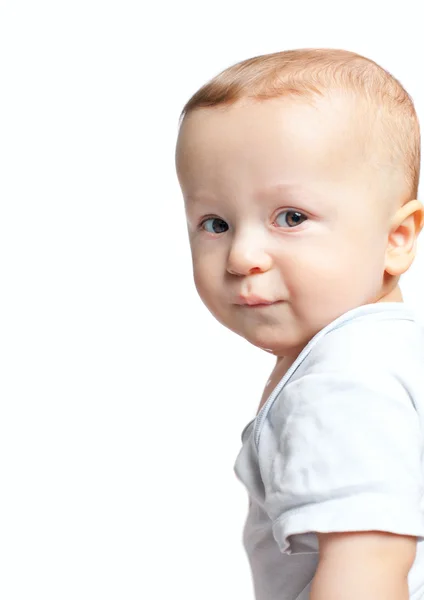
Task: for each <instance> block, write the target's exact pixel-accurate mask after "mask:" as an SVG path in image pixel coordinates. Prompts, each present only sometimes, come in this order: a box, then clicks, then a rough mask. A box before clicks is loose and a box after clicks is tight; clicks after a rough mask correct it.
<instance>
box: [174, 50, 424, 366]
mask: <svg viewBox="0 0 424 600" xmlns="http://www.w3.org/2000/svg"><path fill="white" fill-rule="evenodd" d="M182 116H183V121H182V124H181V129H180V133H179V137H178V141H177V149H176V166H177V174H178V178H179V182H180V185H181V189H182V193H183V196H184V200H185V204H186V213H187V222H188V230H189V238H190V245H191V250H192V257H193V271H194V279H195V283H196V287H197V290H198V292H199V295H200V297H201V298H202V300H203V302H204V303H205V305H206V306H207V307H208V309H209V310H210V311H211V313H212V314H213V315H214V316H215V317H216V318H217V319H218V321H220V322H221V323H222V324H223V325H225V326H226V327H228V328H229V329H231V330H232V331H234V332H236V333H238V334H239V335H241V336H243V337H244V338H246V339H247V340H248V341H250V342H251V343H253V344H254V345H256V346H259V347H261V348H265V349H268V350H271V351H272V352H273V353H274V354H276V355H281V356H290V355H293V356H295V355H297V354H298V353H299V352H300V350H301V349H302V348H303V347H304V346H305V345H306V343H307V342H308V341H309V340H310V339H311V338H312V337H313V336H314V335H315V334H316V333H317V332H318V331H319V330H320V329H322V328H323V327H325V326H326V325H328V323H330V322H331V321H333V320H334V319H336V318H337V317H338V316H340V315H341V314H343V313H344V312H346V311H348V310H350V309H352V308H355V307H358V306H361V305H363V304H368V303H373V302H381V301H386V302H387V301H398V300H401V295H400V291H399V287H398V280H399V277H400V275H401V274H402V273H404V272H405V271H406V270H407V269H408V268H409V266H410V265H411V263H412V261H413V259H414V254H415V249H416V238H417V235H418V233H419V232H420V230H421V228H422V226H423V222H424V209H423V208H422V205H421V204H420V203H419V202H418V201H417V200H416V197H417V188H418V179H419V166H420V134H419V125H418V120H417V116H416V113H415V110H414V106H413V103H412V100H411V99H410V97H409V96H408V94H407V93H406V91H405V90H404V89H403V88H402V86H401V85H400V83H399V82H398V81H397V80H395V79H394V78H393V77H392V76H391V75H390V74H389V73H387V72H386V71H385V70H383V69H382V68H381V67H379V66H378V65H376V64H375V63H374V62H372V61H370V60H368V59H366V58H363V57H361V56H358V55H356V54H353V53H351V52H346V51H340V50H294V51H289V52H281V53H277V54H270V55H265V56H259V57H256V58H252V59H249V60H245V61H243V62H241V63H238V64H236V65H234V66H232V67H230V68H229V69H226V70H225V71H224V72H223V73H221V74H219V75H218V76H217V77H215V78H214V79H213V80H212V81H210V82H209V83H207V84H206V85H205V86H203V87H202V88H201V89H200V90H199V91H198V92H197V93H196V94H195V95H194V96H193V97H192V98H191V99H190V101H189V102H188V103H187V104H186V106H185V107H184V110H183V113H182ZM258 303H259V304H258ZM268 303H270V304H268Z"/></svg>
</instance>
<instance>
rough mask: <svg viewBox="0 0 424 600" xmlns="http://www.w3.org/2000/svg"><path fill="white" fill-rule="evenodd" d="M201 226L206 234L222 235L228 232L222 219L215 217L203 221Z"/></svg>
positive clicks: (226, 225)
mask: <svg viewBox="0 0 424 600" xmlns="http://www.w3.org/2000/svg"><path fill="white" fill-rule="evenodd" d="M201 226H202V228H203V229H204V230H205V231H207V232H208V233H224V232H225V231H227V230H228V224H227V223H226V222H225V221H224V220H223V219H219V218H217V217H211V218H210V219H205V220H204V221H203V223H202V224H201Z"/></svg>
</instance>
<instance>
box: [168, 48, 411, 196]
mask: <svg viewBox="0 0 424 600" xmlns="http://www.w3.org/2000/svg"><path fill="white" fill-rule="evenodd" d="M331 90H341V91H343V92H348V93H350V94H352V93H353V95H354V97H355V98H356V99H359V100H360V101H362V102H365V107H366V112H367V114H368V117H369V118H368V119H367V121H368V122H369V123H371V124H372V127H373V133H372V134H370V133H368V137H367V139H368V140H370V139H371V138H372V136H373V135H374V136H377V137H378V142H379V145H380V147H381V148H383V149H384V151H385V153H386V155H388V157H389V162H390V166H391V167H394V168H400V169H401V170H402V172H403V175H404V178H405V182H406V186H407V191H406V197H404V198H403V201H404V202H406V201H407V200H410V199H413V198H416V197H417V192H418V184H419V175H420V128H419V122H418V118H417V114H416V112H415V108H414V104H413V101H412V99H411V97H410V96H409V94H408V93H407V92H406V90H405V89H404V88H403V87H402V85H401V84H400V82H399V81H398V80H397V79H395V78H394V77H393V76H392V75H391V74H390V73H388V72H387V71H386V70H385V69H383V68H382V67H380V66H379V65H378V64H377V63H375V62H374V61H372V60H370V59H368V58H365V57H363V56H360V55H359V54H355V53H353V52H348V51H346V50H332V49H303V50H288V51H284V52H276V53H273V54H265V55H261V56H256V57H254V58H249V59H247V60H243V61H241V62H238V63H236V64H234V65H232V66H230V67H229V68H227V69H225V70H224V71H222V72H221V73H219V74H218V75H217V76H216V77H214V78H213V79H211V80H210V81H209V82H207V83H206V84H205V85H203V86H202V87H201V88H200V89H199V90H198V91H197V92H196V93H195V94H194V95H193V96H192V97H191V98H190V100H189V101H188V102H187V103H186V104H185V106H184V108H183V110H182V112H181V116H180V122H181V123H182V121H183V120H184V119H185V117H186V116H187V115H188V114H189V113H190V112H192V111H193V110H195V109H197V108H203V107H217V106H225V105H231V104H234V103H235V102H237V101H238V100H241V99H245V98H250V99H254V100H266V99H270V98H277V97H281V96H285V95H286V96H287V95H290V96H298V97H304V98H313V97H314V96H315V97H316V96H326V95H327V94H328V92H329V91H331Z"/></svg>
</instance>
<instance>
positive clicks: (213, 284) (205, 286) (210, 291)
mask: <svg viewBox="0 0 424 600" xmlns="http://www.w3.org/2000/svg"><path fill="white" fill-rule="evenodd" d="M193 279H194V284H195V286H196V290H197V293H198V294H199V296H200V298H201V300H202V301H203V303H204V304H205V305H206V306H207V307H208V309H209V310H210V311H211V312H212V313H213V314H215V313H216V312H217V311H218V310H219V304H220V298H221V296H222V285H221V284H220V279H221V276H220V274H219V273H218V272H217V269H216V265H214V264H213V262H211V261H208V260H205V259H204V258H203V259H202V258H200V257H199V258H197V257H194V258H193Z"/></svg>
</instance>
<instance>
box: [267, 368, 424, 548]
mask: <svg viewBox="0 0 424 600" xmlns="http://www.w3.org/2000/svg"><path fill="white" fill-rule="evenodd" d="M274 404H275V405H274V406H272V407H271V410H270V413H271V414H270V415H269V416H268V418H267V419H266V423H265V425H264V426H265V427H267V428H268V430H267V433H268V435H265V436H264V440H266V439H267V438H268V440H270V442H269V443H270V444H271V445H270V446H269V447H268V448H267V452H266V456H267V458H266V459H265V462H264V463H263V464H262V475H263V480H264V486H265V497H266V508H267V512H268V514H269V516H270V518H271V519H272V531H273V535H274V538H275V540H276V542H277V543H278V545H279V548H280V550H281V552H284V553H286V554H297V553H304V552H318V542H317V536H316V534H315V533H314V532H317V531H319V532H342V531H371V530H376V531H387V532H392V533H396V534H403V535H412V536H417V537H418V538H424V504H423V491H424V490H423V473H422V462H421V456H422V435H421V427H420V421H419V417H418V414H417V412H416V410H415V407H414V403H413V401H412V399H411V397H410V395H409V393H408V391H407V389H405V387H404V386H403V384H402V383H401V381H400V379H399V378H397V377H395V376H394V375H388V374H387V373H375V372H374V373H373V372H372V371H371V372H370V373H369V374H368V375H366V376H364V374H363V373H361V374H357V373H343V374H341V373H312V374H306V375H304V376H302V377H300V378H299V379H297V380H295V381H293V382H288V383H287V384H286V386H285V388H283V390H282V392H281V396H280V397H279V398H278V401H276V402H275V403H274ZM265 433H266V432H265ZM272 444H273V447H272Z"/></svg>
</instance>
